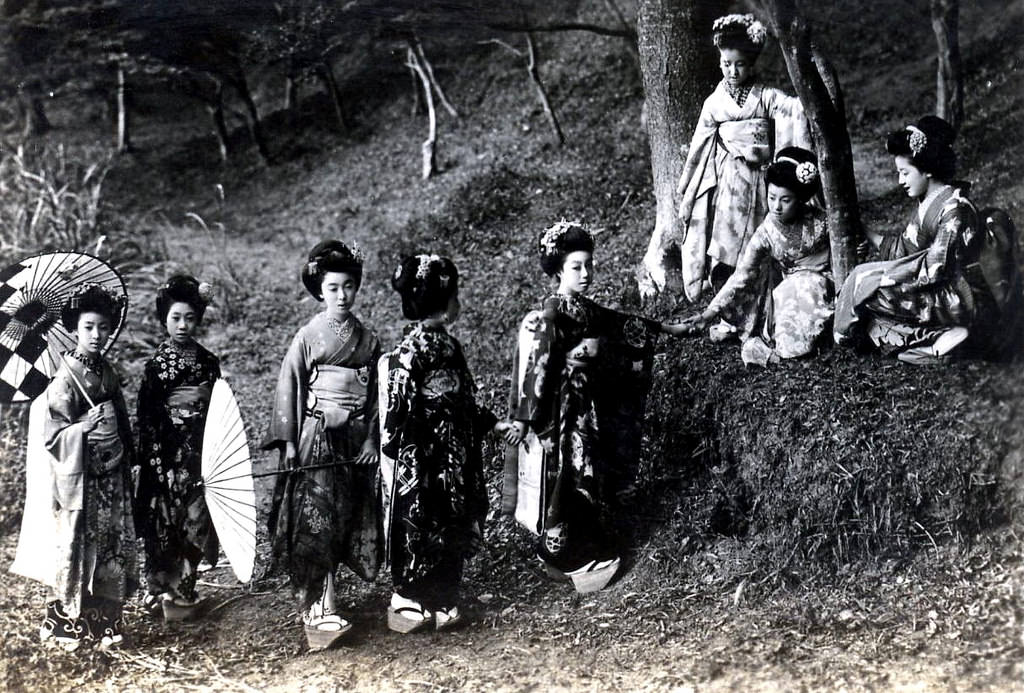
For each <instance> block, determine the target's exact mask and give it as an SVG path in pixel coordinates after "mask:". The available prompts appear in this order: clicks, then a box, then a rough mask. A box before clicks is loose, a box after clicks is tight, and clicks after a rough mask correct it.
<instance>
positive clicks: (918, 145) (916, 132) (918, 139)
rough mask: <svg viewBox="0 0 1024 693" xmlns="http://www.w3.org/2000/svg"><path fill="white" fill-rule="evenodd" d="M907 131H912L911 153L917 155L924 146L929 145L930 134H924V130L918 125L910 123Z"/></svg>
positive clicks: (910, 138) (910, 140)
mask: <svg viewBox="0 0 1024 693" xmlns="http://www.w3.org/2000/svg"><path fill="white" fill-rule="evenodd" d="M907 132H909V133H910V137H909V138H908V139H909V144H910V153H911V154H913V155H914V156H917V155H918V154H920V153H921V152H922V151H924V148H925V147H926V146H928V136H927V135H926V134H924V131H923V130H921V128H919V127H917V126H916V125H908V126H907Z"/></svg>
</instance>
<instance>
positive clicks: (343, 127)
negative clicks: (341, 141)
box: [317, 62, 349, 133]
mask: <svg viewBox="0 0 1024 693" xmlns="http://www.w3.org/2000/svg"><path fill="white" fill-rule="evenodd" d="M317 74H319V75H320V79H321V81H323V83H324V90H325V91H326V92H327V95H328V96H330V97H331V105H332V106H333V108H334V119H335V121H336V122H337V124H338V130H339V131H341V132H343V133H345V132H348V131H349V122H348V118H346V117H345V109H344V108H342V103H341V92H339V91H338V82H337V80H335V79H334V70H332V69H331V65H330V63H327V62H324V63H321V64H320V66H319V68H318V69H317Z"/></svg>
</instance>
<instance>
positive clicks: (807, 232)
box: [683, 147, 835, 366]
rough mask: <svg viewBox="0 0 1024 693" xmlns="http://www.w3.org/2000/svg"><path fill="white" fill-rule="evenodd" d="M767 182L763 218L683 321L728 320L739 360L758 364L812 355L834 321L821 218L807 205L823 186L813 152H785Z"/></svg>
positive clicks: (695, 326) (690, 324)
mask: <svg viewBox="0 0 1024 693" xmlns="http://www.w3.org/2000/svg"><path fill="white" fill-rule="evenodd" d="M765 179H766V180H767V182H768V216H766V217H765V219H764V221H763V222H761V225H760V226H758V227H757V230H756V231H755V232H754V235H753V236H751V238H750V240H749V241H748V242H747V246H746V248H744V250H743V254H742V255H741V256H740V261H739V264H738V265H737V266H736V271H735V272H733V274H732V276H731V277H729V280H728V281H727V282H726V283H725V286H723V287H722V289H721V291H719V292H718V294H717V295H716V296H715V297H714V299H712V301H711V303H709V304H708V307H707V308H706V309H705V310H704V312H703V313H700V314H698V315H695V316H693V317H690V318H688V319H686V320H684V321H683V324H684V325H686V327H687V328H688V329H690V330H691V331H693V332H698V331H703V330H704V329H705V328H707V326H708V325H710V324H712V323H713V322H714V321H715V320H717V319H719V318H720V317H725V318H726V319H727V320H728V322H729V323H730V324H733V325H738V326H740V334H741V339H742V340H743V347H742V349H741V356H742V358H743V361H744V363H747V364H756V365H759V366H764V365H766V364H767V363H768V362H769V361H777V360H778V359H780V358H783V359H788V358H795V357H798V356H804V355H806V354H808V353H810V352H811V351H812V350H813V349H814V347H815V345H816V344H817V343H818V342H819V339H820V337H821V335H822V334H823V333H824V332H825V331H826V328H827V326H828V323H829V320H830V319H831V318H832V311H833V299H834V295H835V289H834V287H833V284H832V273H831V267H830V263H829V238H828V231H827V229H826V228H825V218H824V215H823V214H822V212H821V210H820V208H817V207H814V206H812V205H810V204H809V202H810V201H811V199H812V198H813V197H814V196H815V195H816V194H817V193H818V192H819V190H820V183H819V176H818V165H817V159H816V158H815V156H814V153H813V152H811V151H808V150H806V149H802V148H799V147H786V148H785V149H782V150H781V151H779V153H778V154H777V155H776V157H775V162H774V163H773V164H772V165H771V166H769V167H768V170H767V171H766V172H765ZM759 291H762V292H764V293H763V295H757V292H759ZM762 307H763V308H762Z"/></svg>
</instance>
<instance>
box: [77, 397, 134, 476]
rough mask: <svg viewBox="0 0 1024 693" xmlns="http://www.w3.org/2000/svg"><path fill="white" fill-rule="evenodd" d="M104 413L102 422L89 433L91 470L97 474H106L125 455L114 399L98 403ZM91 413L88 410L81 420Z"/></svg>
mask: <svg viewBox="0 0 1024 693" xmlns="http://www.w3.org/2000/svg"><path fill="white" fill-rule="evenodd" d="M97 406H98V407H99V410H100V413H101V414H102V417H101V420H100V423H99V424H97V425H96V428H94V429H93V430H92V431H91V432H90V433H89V435H88V439H89V472H90V473H92V474H93V475H94V476H95V475H100V474H106V473H107V472H109V471H110V470H112V469H114V468H115V467H117V465H119V464H120V463H121V458H122V457H124V443H123V442H122V441H121V433H120V430H119V429H118V420H117V419H118V417H117V410H116V409H115V408H114V402H113V400H107V401H106V402H102V403H101V404H98V405H97ZM88 415H89V413H88V412H86V413H85V414H83V415H82V416H80V417H79V419H78V420H79V422H81V421H83V420H84V419H85V418H86V417H87V416H88Z"/></svg>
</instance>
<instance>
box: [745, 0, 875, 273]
mask: <svg viewBox="0 0 1024 693" xmlns="http://www.w3.org/2000/svg"><path fill="white" fill-rule="evenodd" d="M764 4H765V7H766V8H767V9H768V11H769V16H770V17H771V22H772V26H773V28H774V29H775V34H776V36H777V37H778V39H779V44H780V45H781V47H782V55H783V58H784V59H785V61H786V70H787V71H788V72H789V77H790V79H791V80H792V81H793V87H794V88H795V89H796V93H797V95H798V96H799V97H800V101H801V103H803V106H804V111H805V112H806V113H807V119H808V121H809V122H810V126H811V137H812V139H813V140H814V147H815V149H817V154H818V164H819V169H820V173H821V187H822V192H823V194H824V196H825V211H826V223H827V224H828V232H829V239H830V244H831V251H832V274H833V276H834V277H835V282H836V286H837V287H842V285H843V282H844V281H845V280H846V276H847V274H849V272H850V269H851V268H852V267H853V266H854V265H855V264H856V246H857V242H858V241H859V239H861V238H863V235H864V232H863V228H862V226H861V219H860V208H859V205H858V202H857V182H856V179H855V178H854V173H853V149H852V147H851V145H850V133H849V131H848V130H847V127H846V112H845V109H844V107H843V98H842V90H841V89H840V86H839V80H838V78H837V77H836V74H835V72H834V70H833V69H832V67H831V65H830V64H829V63H828V61H827V60H826V58H825V56H824V54H823V53H822V52H821V51H820V50H818V49H817V48H816V47H814V46H813V45H812V43H811V32H810V28H809V27H808V25H807V21H806V19H805V18H804V17H803V15H801V14H800V12H799V11H798V10H797V8H796V3H795V1H794V0H764Z"/></svg>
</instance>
